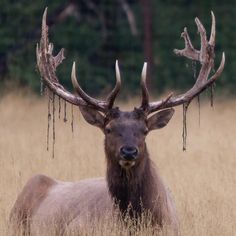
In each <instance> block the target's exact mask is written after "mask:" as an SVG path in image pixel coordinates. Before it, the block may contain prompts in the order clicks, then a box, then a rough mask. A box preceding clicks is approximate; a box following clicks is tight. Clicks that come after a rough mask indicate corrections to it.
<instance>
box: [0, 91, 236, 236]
mask: <svg viewBox="0 0 236 236" xmlns="http://www.w3.org/2000/svg"><path fill="white" fill-rule="evenodd" d="M135 104H136V105H137V104H138V103H137V102H136V101H132V102H130V103H129V104H128V105H127V104H126V105H125V106H123V107H132V106H133V105H135ZM235 108H236V101H233V100H231V101H218V102H216V104H215V107H214V108H213V109H211V108H210V107H209V104H208V103H205V104H202V108H201V124H200V127H199V124H198V109H197V105H196V104H195V103H194V102H193V104H192V105H191V107H190V109H189V111H188V117H187V119H188V123H187V126H188V138H187V151H186V152H183V151H182V139H181V135H182V111H181V109H178V108H177V109H176V114H175V115H174V117H173V119H172V120H171V122H170V123H169V125H168V126H167V127H165V128H164V129H162V130H158V131H153V132H152V133H151V134H150V135H149V137H148V138H147V143H148V147H149V151H150V155H151V157H152V159H153V160H154V162H155V163H156V165H157V166H158V168H159V170H160V172H161V175H162V176H163V178H164V179H165V180H166V182H167V183H168V185H169V187H170V189H171V191H172V195H173V196H174V199H175V201H176V205H177V210H178V213H179V219H180V225H181V234H182V235H186V236H190V235H197V236H200V235H204V236H205V235H207V236H210V235H212V236H217V235H219V236H223V235H227V236H231V235H232V236H233V235H236V174H235V173H236V140H235V135H236V124H235V121H236V109H235ZM69 111H70V107H69V106H68V114H67V116H68V121H67V124H65V123H63V121H62V119H61V120H58V118H57V117H58V115H57V117H56V145H55V158H54V159H53V158H52V152H51V151H52V148H51V146H50V149H51V150H50V151H49V152H47V151H46V127H47V101H46V100H45V99H39V98H37V97H34V96H25V95H24V96H22V95H19V94H18V95H12V94H9V95H6V96H4V97H3V98H1V100H0V167H1V169H0V186H1V188H0V235H8V233H9V229H8V226H7V220H8V215H9V212H10V209H11V207H12V205H13V203H14V201H15V199H16V196H17V194H18V193H19V192H20V190H21V189H22V187H23V185H24V184H25V182H26V181H27V180H28V179H29V178H30V177H31V176H32V175H34V174H36V173H44V174H46V175H49V176H51V177H54V178H57V179H61V180H69V181H75V180H80V179H84V178H90V177H96V176H104V174H105V158H104V151H103V135H102V133H101V132H100V130H98V129H96V128H94V127H91V126H90V125H88V124H85V122H84V120H83V118H82V117H81V115H79V112H78V111H77V110H76V109H74V116H75V122H74V126H75V127H74V133H72V132H71V126H70V122H71V120H70V117H71V116H70V112H69ZM62 115H63V114H61V116H62ZM50 141H52V139H50ZM113 223H114V222H113ZM111 226H112V230H113V232H115V233H114V234H112V235H122V232H119V230H120V229H119V227H118V228H116V227H115V226H114V224H111V222H109V220H107V222H106V223H105V224H103V225H99V224H97V225H95V226H94V227H95V229H94V231H93V232H96V233H94V235H111ZM115 230H116V231H115ZM123 233H124V232H123ZM123 235H124V234H123ZM141 235H150V232H148V229H146V231H145V230H144V231H142V232H141Z"/></svg>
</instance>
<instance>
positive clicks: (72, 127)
mask: <svg viewBox="0 0 236 236" xmlns="http://www.w3.org/2000/svg"><path fill="white" fill-rule="evenodd" d="M71 131H72V133H74V111H73V105H72V104H71Z"/></svg>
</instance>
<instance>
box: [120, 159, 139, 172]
mask: <svg viewBox="0 0 236 236" xmlns="http://www.w3.org/2000/svg"><path fill="white" fill-rule="evenodd" d="M119 164H120V166H121V167H122V168H124V169H126V170H127V169H130V168H131V167H133V166H134V165H135V161H134V160H132V161H127V160H124V159H123V158H122V159H121V160H119Z"/></svg>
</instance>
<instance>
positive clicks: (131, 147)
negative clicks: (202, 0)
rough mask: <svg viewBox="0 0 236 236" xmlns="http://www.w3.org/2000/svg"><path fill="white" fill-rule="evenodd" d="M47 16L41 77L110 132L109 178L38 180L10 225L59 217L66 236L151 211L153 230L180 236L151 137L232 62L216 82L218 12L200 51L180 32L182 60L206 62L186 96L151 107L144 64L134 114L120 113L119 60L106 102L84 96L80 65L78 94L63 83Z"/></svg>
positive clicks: (41, 48) (22, 199)
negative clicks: (108, 216) (109, 218)
mask: <svg viewBox="0 0 236 236" xmlns="http://www.w3.org/2000/svg"><path fill="white" fill-rule="evenodd" d="M46 15H47V9H46V10H45V12H44V15H43V19H42V36H41V40H40V44H39V45H37V49H36V54H37V66H38V69H39V72H40V75H41V77H42V79H43V81H44V84H45V85H46V87H47V89H48V90H49V91H51V92H52V93H54V94H56V95H57V96H59V97H60V98H62V99H64V100H65V101H66V102H68V103H71V104H73V105H76V106H78V107H79V109H80V111H81V113H82V115H83V117H84V119H85V120H86V121H87V122H88V123H89V124H91V125H93V126H96V127H98V128H100V129H101V131H102V132H103V133H104V135H105V144H104V146H105V155H106V162H107V170H106V178H96V179H86V180H82V181H78V182H62V181H58V180H54V179H52V178H50V177H47V176H44V175H37V176H35V177H32V178H31V179H30V180H29V181H28V183H27V184H26V185H25V187H24V188H23V190H22V192H21V193H20V194H19V196H18V198H17V200H16V202H15V205H14V206H13V209H12V211H11V219H15V220H16V222H17V225H18V226H19V225H26V219H28V220H29V224H27V225H28V226H29V228H30V232H34V229H35V228H36V227H39V225H41V224H45V225H47V224H48V225H50V224H51V223H52V219H53V220H54V222H55V223H56V224H57V225H58V229H59V230H60V232H59V233H58V234H63V232H64V228H65V226H66V227H70V226H71V225H73V226H78V228H80V227H83V224H84V222H85V221H86V220H87V221H88V222H91V221H92V220H93V219H94V218H98V219H99V218H101V217H103V216H104V214H105V212H118V213H120V214H121V216H122V215H124V214H126V213H127V212H128V214H129V215H130V217H131V218H132V219H136V218H137V217H139V216H140V214H141V213H142V211H143V210H148V211H150V212H151V215H152V222H153V224H154V225H158V226H160V227H162V226H163V225H164V224H167V225H170V226H173V228H174V229H175V230H174V232H175V235H178V232H179V223H178V219H177V214H176V209H175V205H174V201H173V200H172V197H171V194H170V192H169V190H168V188H167V187H166V185H165V184H164V182H163V181H162V179H161V177H160V176H159V174H158V171H157V170H156V168H155V165H154V164H153V162H152V161H151V159H150V158H149V154H148V150H147V146H146V143H145V138H146V136H147V134H148V133H149V132H150V131H152V130H156V129H160V128H163V127H164V126H166V125H167V123H168V122H169V120H170V119H171V117H172V116H173V114H174V109H173V107H176V106H178V105H184V104H189V103H190V102H191V101H192V99H193V98H194V97H196V96H198V95H199V94H200V93H202V92H203V91H204V90H205V89H207V88H208V87H209V86H212V85H213V83H214V82H215V81H216V79H217V78H218V77H219V76H220V75H221V73H222V71H223V69H224V64H225V56H224V53H223V54H222V59H221V63H220V66H219V68H218V69H217V71H216V72H215V73H214V74H213V75H211V76H210V72H211V70H212V68H213V66H214V58H215V54H214V47H215V34H216V32H215V16H214V14H213V12H211V17H212V26H211V34H210V39H209V41H208V39H207V35H206V30H205V28H204V26H203V25H202V23H201V22H200V20H199V19H198V18H196V19H195V22H196V25H197V28H198V31H199V34H200V39H201V47H200V50H197V49H195V48H194V47H193V45H192V43H191V40H190V37H189V35H188V32H187V28H184V32H183V33H182V34H181V36H182V37H183V39H184V42H185V47H184V49H182V50H177V49H175V50H174V52H175V54H177V55H179V56H183V57H186V58H189V59H191V60H195V61H198V62H199V63H200V65H201V68H200V71H199V74H198V76H197V78H196V81H195V84H194V85H193V87H192V88H191V89H189V90H188V91H187V92H185V93H183V94H180V95H176V96H174V95H173V93H172V94H170V95H169V96H167V97H166V98H165V99H162V100H159V101H155V102H150V98H149V91H148V89H147V85H146V70H147V63H146V62H145V63H144V66H143V69H142V74H141V89H142V101H141V105H140V107H138V108H134V109H133V110H132V111H129V112H127V111H126V112H124V111H121V110H120V109H119V108H118V107H114V102H115V99H116V96H117V94H118V93H119V91H120V87H121V76H120V71H119V66H118V61H116V64H115V72H116V84H115V87H114V89H113V90H112V91H111V92H110V94H109V95H108V96H107V98H106V100H104V101H103V100H98V99H95V98H92V97H90V96H89V95H88V94H87V93H85V92H84V91H83V89H82V88H81V87H80V85H79V83H78V81H77V78H76V71H75V63H74V64H73V66H72V73H71V78H72V83H73V86H74V89H75V91H76V95H74V94H73V93H71V92H69V91H68V90H66V89H65V88H64V87H63V86H62V85H61V84H60V82H59V80H58V77H57V75H56V68H57V67H58V66H59V64H61V63H62V61H63V59H64V54H63V49H61V51H60V52H59V53H58V55H56V56H53V44H52V43H49V39H48V26H47V24H46ZM152 113H154V114H153V115H151V114H152ZM150 115H151V116H150Z"/></svg>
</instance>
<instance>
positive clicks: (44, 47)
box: [37, 9, 225, 169]
mask: <svg viewBox="0 0 236 236" xmlns="http://www.w3.org/2000/svg"><path fill="white" fill-rule="evenodd" d="M46 14H47V9H46V10H45V12H44V15H43V20H42V37H41V41H40V45H39V46H38V45H37V65H38V68H39V71H40V74H41V77H42V78H43V81H44V83H45V85H46V87H47V88H48V89H49V90H50V91H52V92H53V93H54V94H56V95H58V96H59V97H61V98H62V99H64V100H65V101H67V102H69V103H71V104H73V105H76V106H78V107H79V109H80V111H81V113H82V115H83V117H84V118H85V120H86V121H87V122H88V123H89V124H91V125H94V126H97V127H99V128H100V129H101V130H102V131H103V133H104V134H105V149H106V153H107V154H108V156H109V157H110V160H109V161H111V162H115V163H117V164H119V165H120V166H122V167H123V168H125V169H127V168H131V167H132V166H135V164H136V163H139V162H140V161H141V160H142V158H143V156H144V155H143V153H144V152H145V151H146V144H145V137H146V135H147V134H148V132H149V131H151V130H154V129H159V128H162V127H164V126H165V125H166V124H167V123H168V121H169V120H170V119H171V117H172V115H173V113H174V109H173V107H174V106H178V105H181V104H189V103H190V102H191V101H192V99H193V98H194V97H196V96H197V95H199V94H200V93H201V92H203V91H204V90H205V89H206V88H208V87H209V86H211V85H212V84H213V83H214V82H215V80H216V79H217V78H218V77H219V76H220V74H221V73H222V71H223V68H224V63H225V57H224V53H223V54H222V60H221V63H220V66H219V68H218V70H217V71H216V72H215V74H213V75H212V76H211V77H210V78H208V77H209V74H210V72H211V70H212V67H213V65H214V57H215V55H214V47H215V17H214V14H213V13H212V29H211V36H210V40H209V41H208V40H207V37H206V31H205V28H204V27H203V25H202V23H201V22H200V20H199V19H198V18H196V19H195V22H196V24H197V28H198V31H199V33H200V37H201V48H200V50H196V49H195V48H194V47H193V46H192V43H191V41H190V38H189V35H188V33H187V29H186V28H185V29H184V32H183V33H182V35H181V36H182V37H183V38H184V41H185V48H184V49H183V50H177V49H175V50H174V52H175V53H176V54H177V55H180V56H185V57H187V58H189V59H192V60H196V61H199V62H200V64H201V69H200V72H199V74H198V77H197V79H196V82H195V84H194V85H193V87H192V88H191V89H190V90H188V91H187V92H185V93H184V94H181V95H176V96H174V95H173V94H170V95H169V96H168V97H167V98H165V99H163V100H160V101H156V102H150V101H149V93H148V89H147V86H146V69H147V63H144V66H143V70H142V76H141V77H142V79H141V88H142V102H141V106H140V107H139V108H134V110H133V111H131V112H122V111H120V110H119V108H117V107H113V104H114V101H115V98H116V96H117V94H118V93H119V91H120V87H121V78H120V71H119V66H118V61H116V65H115V70H116V85H115V87H114V89H113V90H112V91H111V93H110V94H109V95H108V96H107V98H106V100H105V101H101V100H97V99H95V98H92V97H90V96H89V95H88V94H86V93H85V92H84V91H83V90H82V88H81V87H80V85H79V83H78V81H77V79H76V71H75V63H74V64H73V66H72V73H71V78H72V83H73V86H74V88H75V91H76V92H77V95H74V94H72V93H70V92H69V91H67V90H66V89H65V88H64V87H63V86H62V85H61V84H60V83H59V80H58V78H57V76H56V73H55V72H56V68H57V66H58V65H59V64H60V63H61V62H62V61H63V59H64V55H63V49H62V50H61V51H60V52H59V53H58V55H57V56H53V55H52V51H53V44H51V43H49V41H48V27H47V25H46ZM154 112H156V113H155V114H154V115H152V116H150V114H152V113H154Z"/></svg>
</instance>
